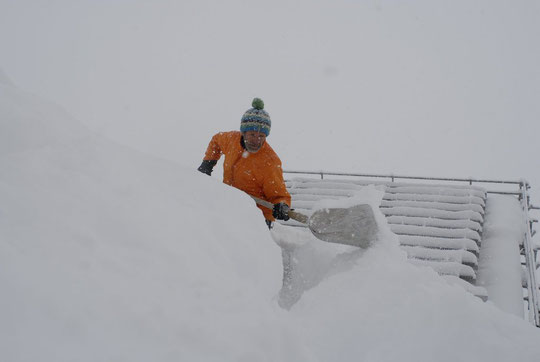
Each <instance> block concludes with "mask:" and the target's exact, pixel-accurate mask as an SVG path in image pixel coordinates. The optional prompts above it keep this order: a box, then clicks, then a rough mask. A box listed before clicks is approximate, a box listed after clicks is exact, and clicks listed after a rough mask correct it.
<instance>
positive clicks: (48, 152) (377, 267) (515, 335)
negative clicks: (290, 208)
mask: <svg viewBox="0 0 540 362" xmlns="http://www.w3.org/2000/svg"><path fill="white" fill-rule="evenodd" d="M0 145H2V146H1V147H2V148H1V149H0V150H1V152H0V170H2V172H0V290H2V298H0V320H1V321H2V323H1V324H0V360H1V361H10V362H22V361H43V362H49V361H50V362H59V361H83V362H84V361H92V362H94V361H130V362H132V361H358V360H363V361H396V360H399V361H414V362H418V361H433V360H437V361H452V362H455V361H471V360H475V361H508V360H520V361H536V360H538V356H539V355H540V347H539V345H538V343H537V341H538V338H539V337H540V333H539V332H538V331H537V330H536V329H535V328H533V327H531V326H530V325H528V324H527V323H526V322H524V321H523V320H521V319H519V318H517V317H515V316H513V315H510V314H505V313H503V312H501V311H500V310H499V309H497V308H495V307H494V306H492V305H490V304H486V303H483V302H481V301H480V300H479V299H478V298H475V297H473V296H472V295H470V294H468V293H466V292H464V291H463V289H462V288H460V287H457V286H453V285H450V284H448V283H447V282H446V281H445V280H444V279H442V278H440V277H439V276H438V275H437V274H436V273H434V272H433V271H432V270H431V269H428V268H418V267H415V266H413V265H411V264H410V263H408V262H407V261H406V257H405V254H404V253H403V252H402V251H400V250H399V248H398V247H397V245H396V244H395V242H393V241H392V236H391V235H387V236H386V237H384V238H383V240H382V242H380V243H376V244H375V245H374V247H373V248H370V249H368V250H366V251H362V250H357V249H354V248H351V247H346V246H340V245H334V244H330V243H323V242H320V241H318V240H313V238H312V237H311V236H310V235H309V234H308V235H306V234H304V235H302V234H301V233H302V232H303V231H302V230H301V229H298V228H296V229H293V228H286V227H282V229H281V230H279V226H278V227H277V228H278V229H277V230H276V232H278V233H279V232H281V235H282V236H284V237H285V239H287V240H288V241H291V240H292V241H296V242H297V244H298V245H305V250H306V253H305V255H306V256H309V255H310V254H311V256H312V257H310V258H304V259H303V260H304V261H305V262H306V263H308V264H309V267H306V271H309V272H310V273H308V274H307V277H309V278H311V279H308V281H312V283H311V285H310V287H309V288H305V289H304V290H303V295H302V296H301V298H300V299H299V300H298V301H297V302H296V303H295V304H294V305H293V306H292V308H291V309H290V311H285V310H284V309H282V308H280V307H279V306H278V301H279V295H280V287H281V273H282V268H281V255H280V248H279V247H278V245H276V244H275V243H274V241H273V240H272V238H271V234H270V233H269V232H268V230H267V228H266V226H265V224H264V222H263V219H262V217H261V214H260V211H259V210H258V209H257V208H256V207H255V205H254V204H253V201H252V200H251V199H250V198H249V197H247V196H246V195H244V194H242V193H241V192H239V191H238V190H235V189H232V188H229V187H226V186H224V185H223V184H221V183H220V182H217V181H216V180H215V179H213V178H210V177H206V176H204V175H202V174H200V173H197V172H196V171H194V168H195V167H196V165H195V164H196V161H194V165H193V166H190V167H181V166H178V165H174V164H171V163H168V162H164V161H161V160H159V159H156V158H153V157H150V156H147V155H144V154H141V153H138V152H135V151H133V150H130V149H127V148H124V147H121V146H119V145H116V144H113V143H111V142H109V141H107V140H105V139H102V138H100V137H98V136H96V135H93V134H91V133H90V132H88V131H86V130H85V129H84V128H83V127H81V126H80V125H79V124H78V123H77V122H76V121H74V120H71V119H69V117H68V116H66V115H65V113H63V112H61V111H59V110H58V108H57V107H55V106H52V105H50V104H48V103H46V102H43V101H41V100H36V99H35V98H34V97H32V96H29V95H27V94H25V93H22V92H19V91H16V90H13V89H9V88H8V87H3V86H0ZM304 232H305V230H304ZM287 234H289V235H290V236H289V238H287V237H286V235H287Z"/></svg>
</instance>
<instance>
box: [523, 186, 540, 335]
mask: <svg viewBox="0 0 540 362" xmlns="http://www.w3.org/2000/svg"><path fill="white" fill-rule="evenodd" d="M527 187H528V184H527V183H526V182H522V183H521V184H520V189H521V205H522V208H523V212H524V216H525V218H526V220H525V226H526V228H525V229H526V230H525V235H524V238H523V252H524V254H525V268H526V276H527V293H528V294H529V296H528V297H529V298H528V302H529V321H530V322H531V323H534V325H535V326H537V327H540V315H539V307H540V305H539V304H538V299H539V294H538V284H537V282H536V258H535V253H534V251H533V246H532V236H531V223H530V222H529V219H530V218H529V195H528V192H527Z"/></svg>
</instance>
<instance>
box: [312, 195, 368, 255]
mask: <svg viewBox="0 0 540 362" xmlns="http://www.w3.org/2000/svg"><path fill="white" fill-rule="evenodd" d="M308 227H309V229H310V230H311V232H312V233H313V234H314V235H315V237H316V238H318V239H321V240H324V241H328V242H332V243H338V244H345V245H352V246H358V247H361V248H367V247H369V246H370V245H371V242H372V241H373V240H374V239H375V237H376V234H377V231H378V227H377V222H376V221H375V215H374V214H373V210H372V209H371V206H370V205H367V204H361V205H356V206H353V207H349V208H335V209H334V208H332V209H321V210H317V211H315V212H314V213H313V215H311V217H310V218H309V220H308Z"/></svg>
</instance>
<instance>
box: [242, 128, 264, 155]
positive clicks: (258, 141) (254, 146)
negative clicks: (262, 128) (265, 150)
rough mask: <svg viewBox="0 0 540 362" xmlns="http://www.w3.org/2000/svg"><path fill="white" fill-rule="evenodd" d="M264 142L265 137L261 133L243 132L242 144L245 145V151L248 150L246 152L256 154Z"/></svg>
mask: <svg viewBox="0 0 540 362" xmlns="http://www.w3.org/2000/svg"><path fill="white" fill-rule="evenodd" d="M264 141H266V135H265V134H264V133H262V132H257V131H246V132H244V144H245V145H246V150H248V152H251V153H255V152H257V151H258V150H259V149H260V148H261V147H262V146H263V145H264Z"/></svg>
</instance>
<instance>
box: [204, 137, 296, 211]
mask: <svg viewBox="0 0 540 362" xmlns="http://www.w3.org/2000/svg"><path fill="white" fill-rule="evenodd" d="M241 139H242V134H241V133H240V132H239V131H231V132H220V133H218V134H216V135H214V137H212V140H211V141H210V144H208V148H207V150H206V154H205V156H204V159H205V160H216V161H217V160H219V158H220V157H221V155H222V154H223V155H225V161H224V163H223V182H224V183H226V184H227V185H231V186H234V187H236V188H238V189H240V190H242V191H244V192H247V193H248V194H250V195H252V196H255V197H258V198H260V199H263V200H266V201H269V202H271V203H272V204H276V203H279V202H286V203H287V205H289V206H290V205H291V195H289V192H288V191H287V189H286V187H285V182H284V181H283V171H282V169H281V160H280V159H279V157H278V155H277V154H276V153H275V152H274V150H273V149H272V147H270V145H269V144H268V143H267V142H265V143H264V144H263V146H262V147H261V148H260V149H259V151H257V152H256V153H250V152H248V151H246V150H245V149H244V148H243V147H242V144H241ZM259 208H260V209H261V210H262V212H263V214H264V217H265V218H266V219H267V220H271V221H274V217H273V216H272V210H269V209H267V208H265V207H262V206H259Z"/></svg>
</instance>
